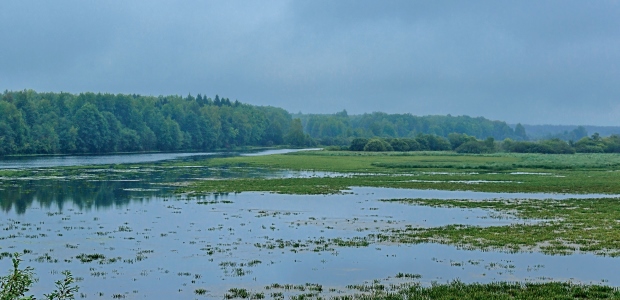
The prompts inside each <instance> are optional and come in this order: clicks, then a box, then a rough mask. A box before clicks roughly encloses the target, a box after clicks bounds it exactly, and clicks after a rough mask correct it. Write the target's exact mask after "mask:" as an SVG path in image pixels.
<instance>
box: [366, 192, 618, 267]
mask: <svg viewBox="0 0 620 300" xmlns="http://www.w3.org/2000/svg"><path fill="white" fill-rule="evenodd" d="M619 200H620V199H613V198H611V199H607V198H605V199H567V200H531V199H513V200H501V199H499V200H485V201H471V200H458V199H457V200H441V199H394V200H389V201H398V202H402V203H410V204H416V205H426V206H433V207H458V208H467V209H471V208H482V209H488V210H492V211H496V212H500V213H504V214H509V215H513V216H515V217H517V218H521V219H526V220H536V221H537V222H535V223H533V224H532V223H523V224H511V225H508V226H490V227H480V226H466V225H458V224H452V225H447V226H442V227H434V228H414V227H406V228H404V229H387V230H384V232H383V233H381V234H378V235H377V236H376V238H377V239H378V240H380V241H393V242H400V243H425V242H436V243H445V244H452V245H457V246H460V247H463V248H468V249H504V250H508V251H511V252H519V251H540V252H542V253H546V254H570V253H574V252H589V253H594V254H597V255H606V256H607V255H608V256H620V223H619V222H618V220H620V201H619Z"/></svg>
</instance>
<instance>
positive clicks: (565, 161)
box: [170, 151, 620, 173]
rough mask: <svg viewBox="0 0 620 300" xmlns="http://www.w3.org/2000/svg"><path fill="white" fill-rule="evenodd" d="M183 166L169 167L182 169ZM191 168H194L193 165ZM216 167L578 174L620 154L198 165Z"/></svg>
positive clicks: (267, 159) (421, 155) (399, 156)
mask: <svg viewBox="0 0 620 300" xmlns="http://www.w3.org/2000/svg"><path fill="white" fill-rule="evenodd" d="M183 164H187V163H183V162H173V163H171V164H170V165H175V166H180V165H183ZM192 164H195V163H194V162H192ZM199 164H201V165H205V166H213V167H261V168H278V169H290V170H317V171H329V172H381V173H395V172H396V173H398V172H399V171H403V170H410V169H453V170H493V171H504V170H518V169H546V170H578V169H610V168H616V167H619V166H620V155H619V154H600V153H595V154H591V153H579V154H571V155H565V154H521V153H495V154H474V155H471V154H458V153H454V152H351V151H303V152H294V153H287V154H280V155H265V156H235V157H216V158H212V159H208V160H204V161H202V162H199Z"/></svg>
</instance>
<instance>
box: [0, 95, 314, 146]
mask: <svg viewBox="0 0 620 300" xmlns="http://www.w3.org/2000/svg"><path fill="white" fill-rule="evenodd" d="M291 122H292V119H291V116H290V114H289V113H288V112H287V111H285V110H283V109H280V108H275V107H268V106H267V107H263V106H252V105H248V104H242V103H239V102H238V101H235V102H231V101H230V100H229V99H227V98H221V99H220V98H219V96H217V95H216V97H215V100H212V99H211V98H208V97H203V96H201V95H198V97H193V96H191V95H188V96H187V97H181V96H159V97H152V96H140V95H123V94H117V95H113V94H101V93H98V94H95V93H82V94H77V95H74V94H68V93H37V92H35V91H32V90H24V91H17V92H10V91H6V92H4V93H3V94H0V155H10V154H56V153H63V154H68V153H110V152H126V151H177V150H185V151H188V150H193V151H206V150H213V149H220V148H234V147H239V146H273V145H281V144H283V143H284V142H285V141H284V137H285V135H287V134H288V135H289V136H292V135H293V134H296V132H289V129H290V128H291ZM297 129H298V128H295V130H297ZM304 139H305V136H304ZM293 142H295V143H298V141H297V140H294V141H293ZM304 142H305V144H303V145H306V144H309V143H311V141H310V140H304ZM296 145H297V144H296Z"/></svg>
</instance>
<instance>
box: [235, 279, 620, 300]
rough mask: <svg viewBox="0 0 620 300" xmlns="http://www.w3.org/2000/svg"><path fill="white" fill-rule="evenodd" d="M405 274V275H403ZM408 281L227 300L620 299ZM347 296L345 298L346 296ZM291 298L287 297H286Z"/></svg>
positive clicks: (606, 293) (585, 292)
mask: <svg viewBox="0 0 620 300" xmlns="http://www.w3.org/2000/svg"><path fill="white" fill-rule="evenodd" d="M401 274H402V273H401ZM406 275H410V276H409V277H406V276H401V277H398V276H397V278H402V277H406V281H404V282H397V283H390V281H389V280H388V281H382V280H374V281H373V282H372V283H368V284H356V285H348V286H346V289H335V288H325V287H323V286H322V285H319V284H311V283H306V284H305V285H291V284H278V283H274V284H271V285H270V286H266V287H265V288H264V291H260V292H252V291H249V290H247V289H244V288H231V289H230V290H229V291H228V293H226V295H225V296H224V298H225V299H262V298H264V297H265V296H268V297H269V298H271V299H335V300H352V299H369V300H370V299H409V300H413V299H620V290H619V289H618V288H614V287H610V286H604V285H596V284H591V285H585V284H575V283H569V282H546V283H529V282H528V283H519V282H492V283H463V282H461V281H459V280H455V281H452V282H450V283H445V284H440V283H436V282H434V283H432V284H431V285H430V286H425V285H422V284H420V283H419V282H418V281H417V279H419V278H420V276H419V275H417V274H406ZM343 294H344V295H343ZM287 296H288V297H287Z"/></svg>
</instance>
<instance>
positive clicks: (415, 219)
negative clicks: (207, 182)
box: [0, 157, 620, 299]
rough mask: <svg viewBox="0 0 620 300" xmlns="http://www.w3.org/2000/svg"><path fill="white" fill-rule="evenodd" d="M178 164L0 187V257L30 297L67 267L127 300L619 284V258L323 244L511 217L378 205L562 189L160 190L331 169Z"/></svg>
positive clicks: (3, 182)
mask: <svg viewBox="0 0 620 300" xmlns="http://www.w3.org/2000/svg"><path fill="white" fill-rule="evenodd" d="M176 158H177V159H178V158H182V157H176ZM53 159H55V158H53ZM86 163H88V162H86ZM103 164H104V165H105V164H107V163H103ZM43 165H44V163H43ZM43 165H41V164H40V165H38V166H37V167H41V166H43ZM188 169H189V170H191V172H189V171H188V172H189V175H188V174H186V173H188V172H172V170H168V169H165V168H164V169H162V170H157V171H153V170H149V171H148V172H146V171H145V172H143V170H140V169H136V170H130V171H127V172H129V173H123V174H118V177H114V176H112V178H117V179H112V180H106V181H100V180H96V179H94V178H95V177H91V176H89V174H82V175H80V176H75V177H60V178H37V177H32V178H22V179H19V180H7V179H0V208H1V209H2V211H1V212H0V227H1V228H2V229H3V230H2V231H0V252H9V253H12V252H15V251H18V252H24V251H26V252H27V254H25V255H24V260H25V265H29V266H32V267H34V268H35V271H36V273H37V275H38V277H39V279H40V281H39V282H38V283H37V284H35V287H34V289H33V292H34V293H35V294H36V295H38V296H41V295H42V293H44V292H49V291H51V290H52V289H53V281H55V280H58V279H60V278H61V277H62V276H61V275H60V274H59V273H60V271H62V270H66V269H68V270H71V271H72V272H73V274H74V276H76V277H78V278H80V282H79V283H78V284H79V286H80V287H81V289H80V290H81V293H84V295H86V297H87V298H107V299H109V298H112V297H113V296H114V295H124V296H125V297H127V298H132V299H133V298H145V299H153V298H158V299H165V298H183V299H185V298H205V297H206V298H221V297H222V296H223V294H224V293H225V292H226V291H227V290H228V289H229V288H231V287H244V288H248V289H254V290H255V291H264V290H263V288H264V286H266V285H269V284H272V283H279V284H305V283H318V284H322V285H323V286H324V289H325V290H327V288H328V287H333V288H335V289H336V290H342V291H347V289H346V288H345V286H346V285H349V284H362V283H365V282H371V281H372V280H374V279H385V280H389V282H397V281H398V280H397V279H395V278H393V277H394V276H395V275H396V274H397V273H399V272H403V273H414V274H421V275H422V276H423V277H422V278H421V279H420V281H421V282H423V283H425V284H429V283H430V282H431V281H438V282H447V281H450V280H453V279H460V280H462V281H464V282H490V281H498V280H508V281H513V280H520V281H524V280H530V281H545V280H572V281H575V282H585V283H590V282H594V283H601V282H602V283H605V284H610V285H615V286H618V285H620V276H618V275H617V272H616V270H618V268H619V267H620V263H619V262H620V260H619V259H618V258H609V257H598V256H594V255H588V254H574V255H569V256H548V255H543V254H540V253H518V254H509V253H502V252H492V251H490V252H489V251H485V252H483V251H467V250H458V249H456V248H455V247H452V246H447V245H438V244H420V245H389V244H371V245H370V246H367V247H338V246H336V245H335V244H334V239H345V240H348V239H352V240H355V239H356V238H364V237H366V236H368V235H369V234H372V233H377V232H380V231H381V230H383V229H386V228H391V227H396V228H402V227H404V226H407V225H408V226H414V227H434V226H443V225H447V224H471V225H479V226H493V225H504V224H510V223H522V222H524V220H519V219H515V218H514V217H509V216H504V215H498V214H497V213H494V212H492V211H487V210H482V209H458V208H431V207H424V206H416V205H408V204H402V203H395V202H382V201H380V200H381V199H390V198H445V199H449V198H469V199H490V198H511V197H514V198H566V197H569V196H571V195H553V194H506V193H500V194H497V193H477V192H452V191H433V190H424V191H421V190H405V189H386V188H360V187H354V188H352V189H351V191H350V192H348V193H346V194H341V195H329V196H323V195H320V196H299V195H278V194H271V193H240V194H219V195H209V196H205V197H200V198H185V197H184V196H178V197H177V196H174V195H173V194H172V193H171V190H172V187H170V186H169V185H166V183H171V182H182V181H187V180H193V179H194V178H218V177H222V178H228V177H235V176H266V177H278V176H281V177H292V176H331V175H334V174H323V173H320V172H319V173H316V172H266V171H261V170H237V169H234V170H227V169H209V168H188ZM105 170H106V169H105V168H102V169H93V170H90V172H93V173H96V172H103V171H105ZM147 174H148V176H147ZM585 196H586V197H587V196H588V195H585ZM82 254H86V255H88V254H102V255H104V256H105V259H100V260H96V261H92V262H81V261H80V259H78V258H77V257H78V256H80V255H82ZM9 267H10V259H8V258H6V257H5V258H3V259H0V270H8V269H9ZM5 273H6V271H2V274H5ZM198 288H204V289H206V290H208V292H207V295H206V296H197V295H195V294H194V291H195V290H196V289H198ZM267 295H268V291H267Z"/></svg>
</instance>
